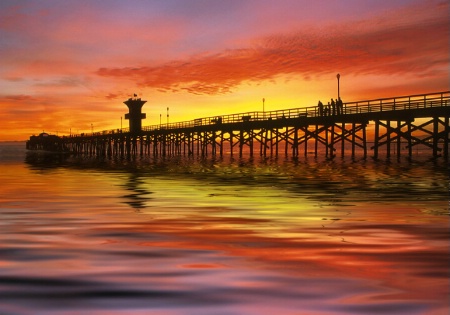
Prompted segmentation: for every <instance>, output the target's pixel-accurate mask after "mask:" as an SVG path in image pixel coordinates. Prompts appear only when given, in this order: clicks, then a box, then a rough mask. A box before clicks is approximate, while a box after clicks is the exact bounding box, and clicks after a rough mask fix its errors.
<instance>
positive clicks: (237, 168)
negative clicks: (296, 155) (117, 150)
mask: <svg viewBox="0 0 450 315" xmlns="http://www.w3.org/2000/svg"><path fill="white" fill-rule="evenodd" d="M42 161H45V160H43V158H42V157H38V158H37V160H36V157H33V156H32V155H28V156H27V157H26V166H24V165H23V164H20V163H17V164H14V165H8V166H7V167H6V166H3V165H1V164H0V168H1V169H0V179H1V180H2V182H8V185H7V187H5V186H2V191H3V192H5V194H4V195H5V196H7V198H5V199H3V200H1V201H0V205H1V207H0V211H1V214H2V219H3V220H2V221H1V223H0V225H1V232H0V241H1V243H2V244H3V247H2V248H1V250H0V268H1V269H0V284H1V288H2V289H1V290H0V311H1V312H0V313H6V314H51V313H55V314H58V313H68V314H70V313H71V312H72V313H74V314H76V313H89V314H105V313H107V314H125V313H127V312H128V313H133V314H161V313H163V314H294V313H300V314H376V313H389V314H441V313H442V314H444V313H446V312H447V310H448V307H449V304H448V299H447V296H448V294H449V281H448V279H449V277H448V276H449V272H448V263H449V241H448V239H449V230H448V169H447V166H446V165H443V164H441V165H439V164H436V165H433V164H429V163H424V164H420V165H417V164H415V163H410V162H408V163H398V164H396V163H390V164H386V163H380V162H376V161H367V162H364V161H359V162H358V163H354V162H353V161H341V160H335V161H318V160H307V161H283V160H258V159H253V160H251V159H242V160H234V161H233V160H226V159H222V160H216V161H212V160H196V159H181V158H174V159H165V160H164V159H161V160H145V159H143V160H140V159H138V160H135V161H126V160H125V161H114V160H96V159H86V158H85V159H78V158H72V157H69V158H64V159H62V160H58V159H57V160H56V162H55V163H52V162H49V161H48V160H47V161H45V162H42ZM43 170H44V171H43Z"/></svg>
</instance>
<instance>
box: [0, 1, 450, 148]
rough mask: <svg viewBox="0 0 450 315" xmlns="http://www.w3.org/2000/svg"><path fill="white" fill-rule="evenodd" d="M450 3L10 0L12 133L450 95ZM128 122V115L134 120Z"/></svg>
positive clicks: (3, 27)
mask: <svg viewBox="0 0 450 315" xmlns="http://www.w3.org/2000/svg"><path fill="white" fill-rule="evenodd" d="M449 30H450V23H449V1H442V0H390V1H379V0H345V1H344V0H342V1H337V0H321V1H306V0H276V1H275V0H272V1H269V0H226V1H224V0H160V1H157V0H147V1H143V0H126V1H119V0H110V1H100V0H98V1H94V0H90V1H87V0H74V1H71V0H66V1H58V0H53V1H50V0H39V1H38V0H35V1H26V0H23V1H17V0H12V1H10V0H2V1H1V2H0V56H1V58H0V117H1V120H2V130H1V133H0V141H5V140H25V139H27V138H28V137H29V136H30V135H32V134H38V133H40V132H42V131H43V130H44V131H46V132H49V133H58V134H59V135H64V134H69V133H70V132H72V133H81V132H89V131H90V130H91V124H92V126H93V129H94V131H100V130H106V129H113V128H119V127H120V122H121V117H123V116H124V114H125V113H127V112H128V111H127V108H126V106H125V105H124V104H123V101H125V100H126V99H128V98H129V97H131V96H132V95H133V94H134V93H137V94H138V95H139V96H140V97H142V98H143V99H145V100H147V103H146V104H145V105H144V107H143V112H145V113H147V119H146V120H145V121H144V122H143V125H144V126H147V125H154V124H159V121H160V114H162V117H163V122H165V119H166V108H167V107H169V115H170V122H175V121H184V120H192V119H194V118H199V117H206V116H214V115H222V114H232V113H239V112H247V111H262V98H265V110H266V111H270V110H276V109H284V108H293V107H306V106H315V105H316V104H317V101H318V100H319V99H320V100H323V101H326V100H329V99H330V98H331V97H334V98H335V97H337V79H336V74H337V73H340V75H341V79H340V91H341V97H342V98H343V100H344V102H345V101H357V100H363V99H370V98H378V97H390V96H400V95H408V94H415V93H417V94H420V93H428V92H439V91H445V90H448V89H449V66H450V62H449V47H450V40H449V38H450V32H449ZM123 126H124V127H127V126H128V121H126V120H123Z"/></svg>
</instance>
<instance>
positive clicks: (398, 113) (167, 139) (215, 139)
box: [27, 91, 450, 160]
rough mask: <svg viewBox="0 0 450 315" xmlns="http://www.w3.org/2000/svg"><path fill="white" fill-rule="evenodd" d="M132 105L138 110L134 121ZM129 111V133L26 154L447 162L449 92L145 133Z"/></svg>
mask: <svg viewBox="0 0 450 315" xmlns="http://www.w3.org/2000/svg"><path fill="white" fill-rule="evenodd" d="M127 102H128V103H127ZM130 102H136V104H137V105H136V108H138V109H137V110H135V112H134V113H132V111H131V107H130ZM125 103H126V104H127V106H129V108H130V114H127V115H128V116H126V117H127V118H128V117H130V126H131V129H130V128H127V129H115V130H105V131H102V132H93V133H88V134H79V135H71V136H63V137H56V136H50V135H43V134H41V135H39V136H32V137H30V140H29V141H28V142H27V149H30V150H39V149H43V150H51V151H61V152H70V153H73V154H88V155H96V156H105V157H114V156H118V157H130V156H150V157H152V156H153V157H157V156H175V155H187V156H192V155H196V156H202V157H207V156H224V155H225V154H229V155H239V156H243V155H244V154H248V155H250V156H254V155H255V154H258V155H260V156H265V157H266V156H270V157H278V156H280V155H284V156H292V157H299V156H301V155H304V156H307V155H314V156H318V155H324V156H325V157H326V158H334V157H336V156H342V157H344V156H347V155H350V156H351V157H355V156H356V155H358V156H362V157H364V158H367V156H368V155H369V154H370V155H371V156H372V157H374V158H376V159H377V158H380V156H381V154H383V155H385V156H386V158H390V157H392V156H396V157H398V158H400V157H401V156H408V157H411V156H412V155H413V150H414V149H415V148H419V147H420V148H421V151H423V150H425V151H426V153H425V154H429V155H430V156H431V157H433V158H439V157H443V158H444V159H446V160H448V157H449V142H450V141H449V140H450V139H449V138H450V123H449V118H450V91H445V92H438V93H430V94H421V95H409V96H399V97H392V98H381V99H373V100H365V101H358V102H349V103H345V104H343V105H342V107H340V108H336V109H335V108H331V107H330V108H328V110H326V111H323V110H321V109H319V107H317V106H314V107H306V108H293V109H285V110H276V111H268V112H260V111H256V112H246V113H240V114H233V115H223V116H214V117H205V118H199V119H194V120H190V121H183V122H176V123H170V124H160V125H153V126H147V127H141V121H140V120H141V119H143V118H145V114H141V113H140V108H141V107H142V105H143V104H144V103H145V101H141V100H140V99H135V100H132V99H130V100H128V101H126V102H125ZM139 104H141V105H139ZM325 107H327V105H325ZM131 117H134V118H133V119H134V120H133V121H132V120H131V119H132V118H131ZM137 120H139V122H137ZM136 126H138V127H136Z"/></svg>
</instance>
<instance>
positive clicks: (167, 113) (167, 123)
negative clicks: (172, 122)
mask: <svg viewBox="0 0 450 315" xmlns="http://www.w3.org/2000/svg"><path fill="white" fill-rule="evenodd" d="M167 126H169V107H167Z"/></svg>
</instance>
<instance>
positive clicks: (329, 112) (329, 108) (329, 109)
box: [327, 102, 331, 116]
mask: <svg viewBox="0 0 450 315" xmlns="http://www.w3.org/2000/svg"><path fill="white" fill-rule="evenodd" d="M327 109H328V110H327V116H328V115H331V104H330V102H328V105H327Z"/></svg>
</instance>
